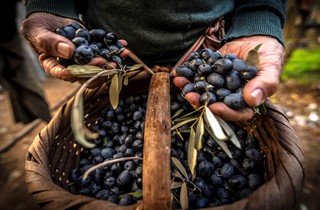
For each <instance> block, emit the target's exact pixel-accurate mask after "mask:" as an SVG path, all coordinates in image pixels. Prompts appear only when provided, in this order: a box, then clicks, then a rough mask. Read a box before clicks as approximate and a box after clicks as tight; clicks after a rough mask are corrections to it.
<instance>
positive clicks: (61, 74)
mask: <svg viewBox="0 0 320 210" xmlns="http://www.w3.org/2000/svg"><path fill="white" fill-rule="evenodd" d="M39 61H40V64H41V65H42V67H43V69H44V70H45V71H46V72H47V73H48V74H51V75H52V76H54V77H56V78H58V79H61V80H65V81H69V82H75V81H77V78H75V76H74V75H72V74H71V73H70V72H69V70H68V69H67V68H66V67H65V66H62V65H60V64H59V62H58V61H57V59H56V58H55V57H48V56H46V55H45V54H41V55H40V56H39Z"/></svg>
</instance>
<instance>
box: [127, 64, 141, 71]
mask: <svg viewBox="0 0 320 210" xmlns="http://www.w3.org/2000/svg"><path fill="white" fill-rule="evenodd" d="M142 67H143V64H140V63H137V64H134V65H132V66H129V67H128V70H129V71H132V70H137V69H140V68H142Z"/></svg>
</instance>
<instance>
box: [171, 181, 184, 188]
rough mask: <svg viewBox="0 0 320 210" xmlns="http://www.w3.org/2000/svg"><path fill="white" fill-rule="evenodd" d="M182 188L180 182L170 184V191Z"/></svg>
mask: <svg viewBox="0 0 320 210" xmlns="http://www.w3.org/2000/svg"><path fill="white" fill-rule="evenodd" d="M181 186H182V182H171V187H170V188H171V189H177V188H179V187H181Z"/></svg>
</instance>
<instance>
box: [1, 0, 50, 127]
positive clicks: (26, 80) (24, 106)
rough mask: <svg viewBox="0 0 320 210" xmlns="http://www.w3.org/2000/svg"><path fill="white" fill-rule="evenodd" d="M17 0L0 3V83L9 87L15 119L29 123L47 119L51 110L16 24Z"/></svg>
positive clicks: (4, 86) (47, 120) (46, 120)
mask: <svg viewBox="0 0 320 210" xmlns="http://www.w3.org/2000/svg"><path fill="white" fill-rule="evenodd" d="M18 2H19V1H18V0H13V1H10V2H8V3H7V4H6V5H3V6H2V7H1V9H0V10H1V12H0V22H1V26H2V32H1V33H0V84H1V85H2V86H3V88H4V89H6V90H8V94H9V97H10V102H11V107H12V111H13V117H14V121H15V122H16V123H18V122H22V123H24V124H26V123H29V122H31V121H33V120H35V119H37V118H40V119H42V120H44V121H45V122H49V121H50V119H51V114H50V110H49V105H48V103H47V101H46V99H45V96H44V92H43V87H42V83H41V81H40V79H39V77H38V76H37V74H36V72H35V70H34V69H32V65H31V63H30V61H28V58H27V51H26V49H25V48H24V45H23V41H25V40H24V38H23V37H22V36H21V34H20V32H19V31H18V26H17V21H16V18H17V11H16V10H17V3H18Z"/></svg>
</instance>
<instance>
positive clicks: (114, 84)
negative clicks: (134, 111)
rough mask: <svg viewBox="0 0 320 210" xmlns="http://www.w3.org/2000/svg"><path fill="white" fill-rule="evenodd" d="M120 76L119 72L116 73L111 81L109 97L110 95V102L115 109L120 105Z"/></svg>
mask: <svg viewBox="0 0 320 210" xmlns="http://www.w3.org/2000/svg"><path fill="white" fill-rule="evenodd" d="M118 83H119V78H118V74H114V75H113V77H112V80H111V83H110V87H109V97H110V103H111V106H112V107H113V109H116V108H117V107H118V103H119V94H120V92H119V84H118Z"/></svg>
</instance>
